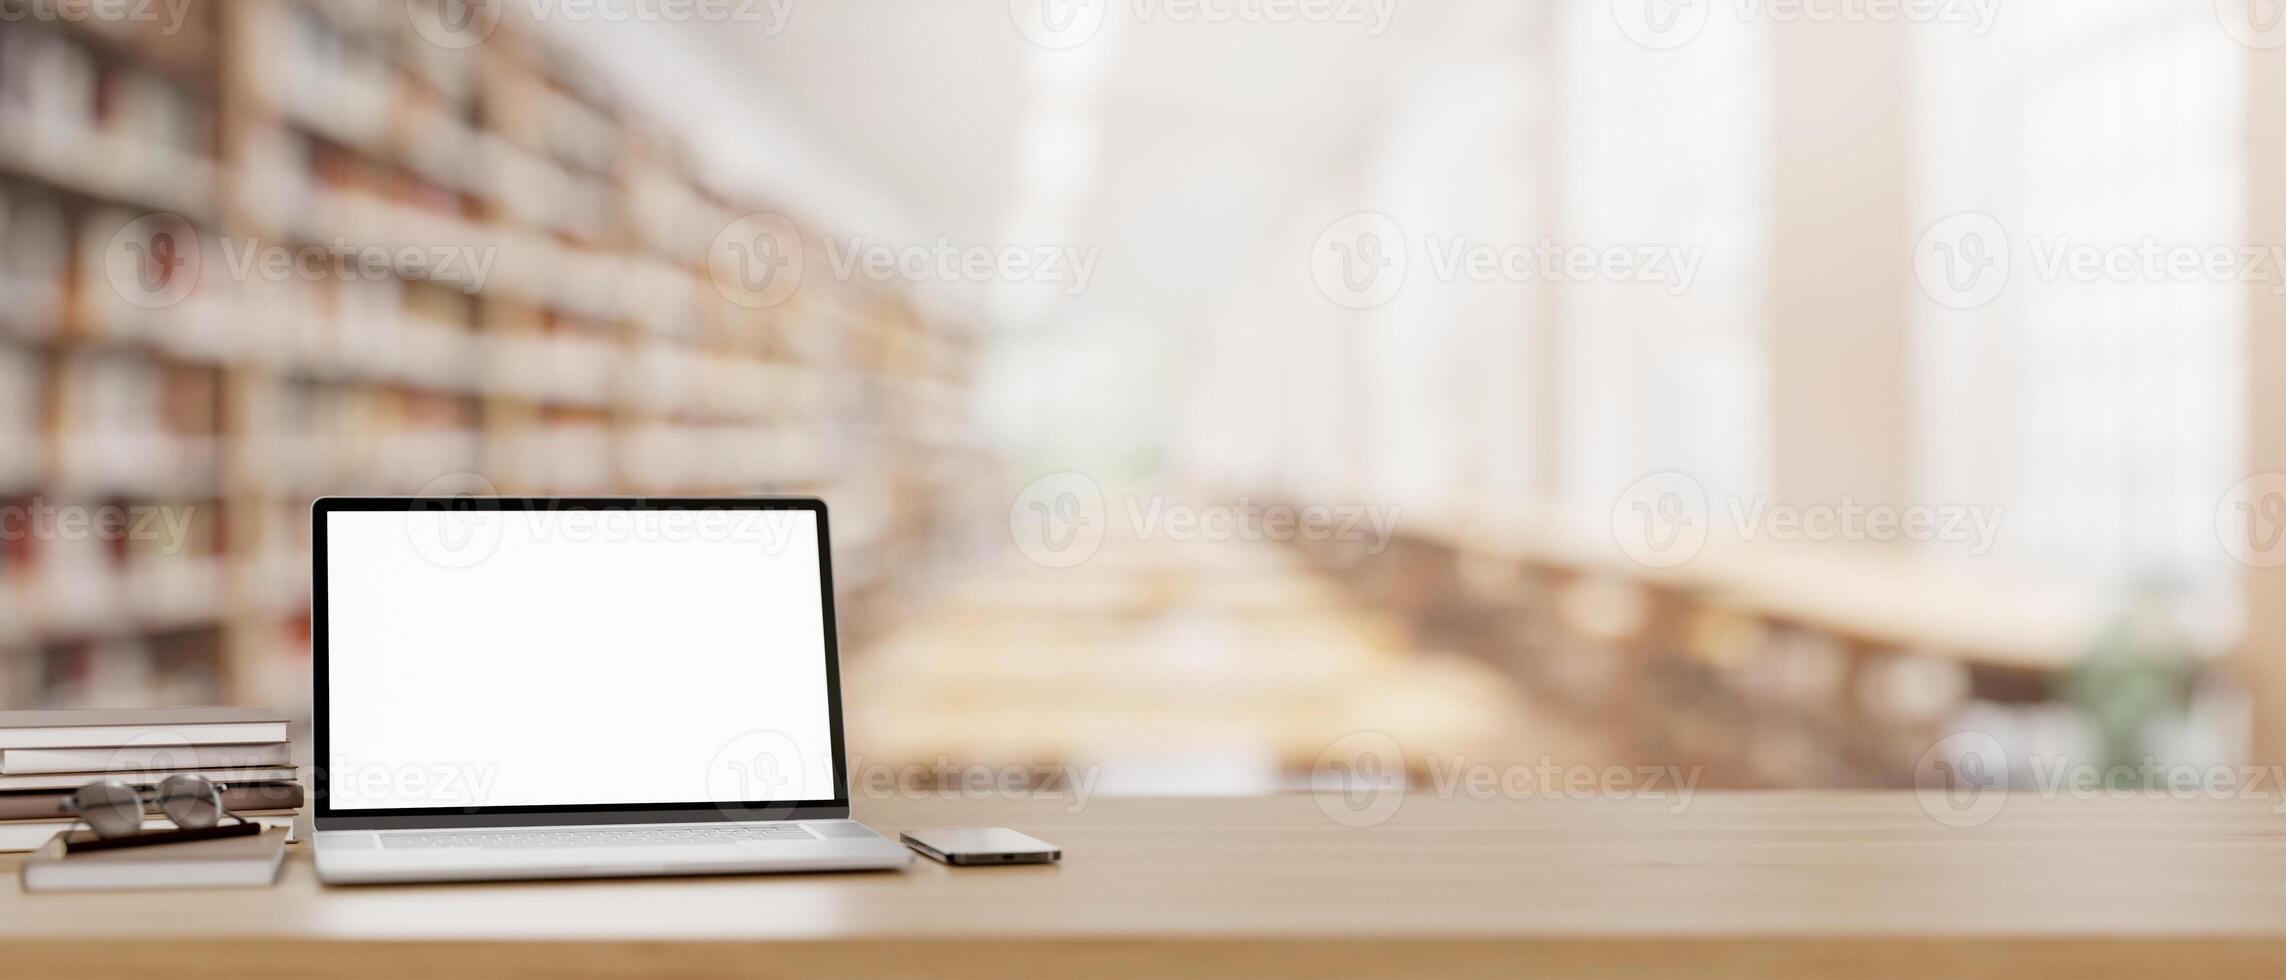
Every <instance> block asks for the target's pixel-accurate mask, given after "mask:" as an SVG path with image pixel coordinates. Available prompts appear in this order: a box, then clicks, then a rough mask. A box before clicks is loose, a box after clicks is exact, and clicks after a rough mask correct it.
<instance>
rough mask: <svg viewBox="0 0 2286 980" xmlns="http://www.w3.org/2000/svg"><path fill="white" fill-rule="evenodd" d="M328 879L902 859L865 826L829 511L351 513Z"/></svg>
mask: <svg viewBox="0 0 2286 980" xmlns="http://www.w3.org/2000/svg"><path fill="white" fill-rule="evenodd" d="M312 522H313V524H314V527H313V537H312V551H313V557H314V560H315V561H314V563H315V569H314V571H313V575H314V578H313V580H312V583H311V589H312V598H311V606H312V609H311V616H312V622H311V630H312V632H311V643H310V647H311V656H312V667H313V674H314V680H315V698H314V700H313V702H312V703H313V705H314V712H315V736H316V738H315V743H316V750H317V758H316V762H317V765H316V767H315V770H314V772H313V773H312V789H313V791H314V792H313V794H312V798H313V804H314V808H313V813H314V821H315V827H316V833H315V835H314V837H315V844H316V850H317V869H318V876H319V877H320V878H321V879H323V880H325V881H326V882H328V883H334V884H350V883H365V882H406V881H470V880H480V879H510V878H585V877H624V876H635V875H669V874H732V873H746V872H764V871H840V870H862V869H883V868H901V867H904V866H905V865H906V864H907V863H908V862H910V861H911V859H912V857H911V854H910V852H909V851H907V849H906V848H905V847H904V846H902V845H900V844H898V843H897V842H895V841H892V840H889V839H887V838H884V837H882V836H881V835H879V834H876V833H874V832H873V831H872V830H870V829H868V828H867V827H865V826H864V825H863V824H860V823H857V822H855V821H853V820H851V819H849V774H848V772H847V768H846V767H847V763H846V761H845V756H844V754H843V747H842V730H841V681H840V676H839V664H838V662H837V656H836V651H835V644H834V614H833V575H832V570H831V568H830V561H829V555H830V549H829V547H828V545H827V537H826V507H825V504H824V503H823V502H822V501H818V500H811V499H712V498H708V499H647V498H560V497H550V498H542V497H525V498H491V497H471V498H366V497H358V498H341V497H336V498H327V499H323V500H319V501H318V502H317V503H316V505H315V507H314V508H313V511H312Z"/></svg>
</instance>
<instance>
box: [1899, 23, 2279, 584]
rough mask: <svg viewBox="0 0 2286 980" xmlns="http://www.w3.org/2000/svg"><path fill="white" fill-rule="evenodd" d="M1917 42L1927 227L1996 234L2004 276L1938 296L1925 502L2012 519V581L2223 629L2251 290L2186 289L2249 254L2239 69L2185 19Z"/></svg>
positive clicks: (1930, 325) (1940, 36)
mask: <svg viewBox="0 0 2286 980" xmlns="http://www.w3.org/2000/svg"><path fill="white" fill-rule="evenodd" d="M1917 32H1918V36H1917V37H1916V39H1915V49H1914V53H1915V59H1916V64H1915V67H1916V73H1915V74H1916V82H1915V85H1916V93H1915V95H1916V105H1915V119H1914V130H1913V132H1914V137H1915V139H1914V142H1915V146H1916V150H1917V154H1916V155H1917V159H1916V166H1917V171H1918V173H1919V183H1920V186H1919V187H1918V188H1917V190H1918V205H1917V206H1918V211H1919V218H1920V219H1921V220H1920V222H1919V227H1921V228H1929V229H1935V228H1936V226H1938V225H1939V224H1940V223H1942V222H1945V221H1946V220H1947V219H1949V218H1951V217H1952V216H1955V215H1959V214H1962V213H1964V212H1967V213H1972V214H1974V215H1977V216H1981V217H1976V218H1974V219H1972V220H1974V221H1976V222H1978V223H1979V224H1980V226H1981V227H1984V228H1986V229H1988V231H1987V232H1986V233H1985V234H1986V235H1987V236H1989V235H1990V234H1994V233H1997V234H2000V235H2002V236H2004V242H2005V246H2006V249H2007V251H2006V254H2005V258H2006V260H2007V263H2008V265H2007V267H2006V276H2007V278H2006V285H2005V287H2003V288H2002V289H2001V290H2000V292H1999V293H1998V294H1997V295H1995V296H1993V297H1992V298H1991V299H1990V300H1989V301H1986V302H1981V303H1979V302H1978V301H1980V300H1983V299H1984V297H1983V296H1982V295H1981V294H1971V295H1960V294H1952V293H1948V292H1947V289H1948V287H1945V286H1937V287H1935V289H1934V292H1933V293H1932V291H1931V284H1929V283H1927V282H1924V283H1923V284H1922V285H1923V294H1922V295H1921V297H1920V300H1919V302H1920V304H1921V314H1920V316H1919V321H1918V322H1919V330H1918V334H1919V340H1920V364H1919V371H1918V378H1919V381H1918V383H1919V386H1920V391H1919V398H1918V403H1919V406H1920V409H1919V410H1920V412H1921V417H1920V424H1921V438H1920V446H1919V454H1920V461H1919V472H1920V473H1921V474H1922V481H1923V486H1922V490H1923V493H1924V494H1925V495H1926V496H1927V498H1928V499H1931V500H1933V501H1936V502H1943V503H1970V504H1977V505H1982V506H1992V505H1999V506H2002V507H2005V508H2006V510H2005V514H2004V518H2003V521H2002V525H2001V527H2002V533H2001V535H2000V544H1999V545H1998V547H1997V548H1995V549H1994V553H1993V557H1994V558H1995V559H1996V560H1998V561H2000V562H2003V563H2006V564H2011V565H2015V566H2018V567H2021V568H2024V569H2027V570H2030V571H2035V572H2041V573H2047V574H2055V575H2070V576H2075V577H2079V578H2082V579H2091V580H2094V581H2096V582H2099V583H2102V584H2106V585H2141V584H2146V583H2153V582H2165V583H2168V584H2170V585H2172V586H2174V587H2177V588H2180V589H2183V590H2184V591H2185V592H2186V594H2187V596H2188V597H2189V598H2192V599H2194V600H2201V602H2200V604H2201V605H2202V606H2206V607H2208V608H2212V609H2215V610H2217V611H2225V610H2227V609H2228V608H2230V607H2231V606H2232V605H2233V604H2234V603H2235V581H2234V579H2233V577H2232V575H2231V568H2232V566H2231V565H2230V563H2229V559H2228V556H2227V555H2226V554H2224V553H2223V551H2222V550H2221V549H2220V548H2219V547H2218V546H2217V542H2216V537H2215V534H2216V532H2215V525H2214V513H2215V507H2216V504H2217V502H2218V501H2219V500H2220V499H2221V498H2222V496H2223V494H2224V493H2225V491H2226V490H2227V489H2228V488H2229V487H2230V486H2231V485H2232V484H2233V483H2234V482H2236V480H2237V479H2238V477H2237V476H2234V475H2233V470H2234V469H2237V468H2238V461H2239V460H2240V458H2241V448H2240V447H2241V443H2242V439H2243V433H2244V407H2243V406H2244V398H2243V397H2242V395H2243V391H2244V385H2243V383H2242V381H2241V379H2240V368H2239V364H2240V345H2241V343H2242V333H2241V331H2242V329H2243V328H2242V323H2243V321H2244V319H2245V299H2244V295H2243V293H2244V290H2245V289H2246V286H2245V285H2244V284H2243V283H2242V282H2240V281H2239V276H2238V275H2237V273H2236V272H2235V271H2234V272H2232V273H2231V274H2228V275H2212V274H2208V273H2204V272H2198V273H2190V274H2183V273H2181V272H2180V271H2179V270H2177V269H2176V268H2174V266H2175V264H2176V260H2177V259H2178V258H2179V257H2184V256H2196V257H2198V258H2199V259H2200V260H2201V261H2205V260H2207V259H2209V258H2212V257H2213V256H2215V255H2216V254H2217V253H2218V251H2219V252H2220V253H2221V254H2223V255H2225V256H2228V257H2233V258H2232V260H2233V261H2237V259H2236V258H2235V256H2236V255H2237V254H2239V253H2241V252H2242V250H2241V249H2240V248H2239V246H2240V245H2241V242H2242V237H2243V224H2244V222H2243V217H2242V212H2243V210H2244V206H2245V190H2244V188H2245V181H2246V175H2245V173H2244V169H2243V168H2244V162H2243V151H2242V145H2241V140H2242V131H2243V123H2242V117H2243V113H2244V99H2243V89H2244V86H2245V80H2244V74H2243V64H2244V62H2243V59H2244V49H2242V48H2240V47H2239V46H2238V45H2236V44H2234V43H2232V41H2231V40H2230V38H2229V37H2228V35H2227V34H2225V33H2224V32H2223V31H2221V30H2219V29H2218V27H2217V23H2216V20H2215V13H2214V9H2213V5H2212V4H2204V3H2176V2H2168V0H2128V2H2118V3H2103V4H2036V5H2029V6H2019V7H2011V8H2010V9H2009V11H2008V14H2007V16H2005V17H2002V18H2000V20H1999V23H1998V26H1997V27H1996V28H1995V29H1994V31H1993V33H1992V34H1991V35H1990V36H1987V37H1976V36H1973V35H1972V34H1969V33H1967V32H1966V31H1964V30H1962V29H1960V28H1959V27H1958V26H1955V25H1938V24H1929V25H1922V26H1920V27H1919V28H1917ZM1986 219H1989V222H1988V221H1986ZM1953 227H1954V228H1956V229H1957V228H1958V227H1961V226H1960V225H1959V224H1958V223H1957V222H1956V223H1955V225H1954V226H1953ZM1993 229H1997V231H1996V232H1995V231H1993ZM1940 234H1942V235H1948V236H1952V235H1957V234H1958V232H1957V231H1954V230H1947V231H1943V232H1938V231H1934V230H1933V231H1932V232H1931V236H1932V237H1934V236H1937V235H1940ZM1971 244H1974V243H1971ZM1928 247H1930V239H1929V238H1924V239H1923V240H1922V242H1921V244H1920V245H1919V246H1918V247H1917V249H1916V252H1915V255H1916V259H1917V260H1918V259H1920V258H1922V255H1921V249H1926V248H1928ZM1994 257H1996V258H1997V257H1999V255H1998V253H1994ZM2266 261H2269V260H2266ZM2089 263H2095V264H2097V265H2098V266H2100V268H2099V269H2098V271H2096V272H2094V273H2093V274H2088V273H2087V272H2086V271H2085V269H2086V268H2087V265H2088V264H2089ZM1948 301H1949V302H1948ZM1960 307H1966V308H1960Z"/></svg>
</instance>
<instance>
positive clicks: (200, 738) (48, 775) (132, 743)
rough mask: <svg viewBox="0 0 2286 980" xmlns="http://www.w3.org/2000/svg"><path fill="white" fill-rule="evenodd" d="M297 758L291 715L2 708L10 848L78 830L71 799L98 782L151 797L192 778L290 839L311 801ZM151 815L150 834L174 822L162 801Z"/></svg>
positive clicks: (3, 817) (4, 841)
mask: <svg viewBox="0 0 2286 980" xmlns="http://www.w3.org/2000/svg"><path fill="white" fill-rule="evenodd" d="M291 756H292V746H291V743H290V742H289V741H288V738H287V722H286V719H285V717H284V716H282V715H280V714H278V713H277V712H275V711H271V710H269V709H267V708H180V709H165V710H153V711H0V851H28V850H32V849H34V848H37V847H39V846H41V845H42V844H44V843H46V842H47V841H48V840H49V838H52V837H54V836H55V835H56V834H58V833H60V832H62V831H65V830H69V829H71V828H72V827H73V826H75V825H77V823H78V820H77V819H76V818H75V817H73V816H72V815H71V814H70V812H69V811H68V809H67V808H66V802H67V801H68V800H69V799H70V797H71V795H72V793H73V792H74V791H75V790H77V789H78V788H80V787H82V786H86V785H88V784H89V783H94V782H98V781H101V780H106V779H116V780H119V781H121V782H124V783H127V784H128V785H130V786H134V787H136V788H137V789H139V790H145V791H149V790H152V789H154V788H155V787H157V786H158V785H159V783H161V782H162V781H164V780H166V779H167V778H168V777H170V776H175V775H179V774H182V773H199V774H201V775H204V776H206V777H207V778H209V779H211V780H213V781H214V782H215V783H216V784H218V785H219V786H220V787H221V792H222V805H223V808H224V809H226V810H229V811H230V812H232V813H235V814H238V815H240V816H243V817H247V818H249V819H252V820H254V821H256V822H258V823H263V824H266V825H269V826H273V827H282V828H285V829H286V831H287V832H288V835H289V837H290V835H291V830H292V826H293V815H294V814H295V813H296V812H297V811H299V810H300V809H301V807H302V803H303V798H304V797H303V791H302V787H301V785H300V783H299V782H297V781H296V777H297V776H298V775H299V773H298V770H297V769H296V768H295V767H294V766H292V765H290V764H289V760H290V758H291ZM146 795H147V796H148V795H149V794H148V793H146ZM146 810H147V811H148V812H149V813H150V814H151V816H150V817H149V818H147V819H146V820H145V824H144V826H145V829H146V830H151V829H159V828H163V827H165V826H168V822H167V821H166V820H165V819H164V818H163V817H160V816H158V815H157V814H158V808H157V803H156V800H155V798H151V799H148V800H147V801H146Z"/></svg>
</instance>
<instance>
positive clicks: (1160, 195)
mask: <svg viewBox="0 0 2286 980" xmlns="http://www.w3.org/2000/svg"><path fill="white" fill-rule="evenodd" d="M1043 2H1045V3H1076V4H1082V5H1088V4H1101V5H1103V9H1104V10H1105V11H1107V14H1106V16H1105V17H1104V20H1103V26H1102V27H1101V28H1100V29H1098V30H1096V31H1095V32H1094V33H1092V34H1090V35H1087V39H1086V40H1085V41H1082V42H1080V43H1077V44H1074V45H1072V46H1070V47H1068V48H1065V49H1061V50H1056V49H1050V48H1048V47H1044V46H1041V45H1037V44H1034V43H1032V42H1031V41H1030V40H1028V39H1027V37H1026V34H1025V33H1024V30H1023V29H1022V28H1020V26H1019V23H1020V22H1021V21H1022V20H1023V19H1024V16H1025V7H1024V6H1023V5H1025V4H1038V3H1043ZM1379 2H1380V3H1381V4H1382V6H1381V8H1380V9H1379V10H1377V9H1376V7H1375V2H1374V0H1356V2H1354V3H1352V2H1351V0H1335V2H1334V3H1333V4H1332V5H1331V6H1330V7H1329V8H1327V9H1329V10H1331V11H1333V12H1335V13H1336V14H1339V15H1342V16H1352V15H1353V16H1355V17H1356V18H1357V20H1356V21H1354V22H1347V23H1339V22H1337V23H1323V22H1321V23H1242V22H1222V23H1209V22H1202V21H1199V20H1195V19H1194V20H1180V19H1177V15H1176V14H1175V13H1174V11H1176V10H1177V9H1180V7H1181V5H1180V4H1177V3H1174V2H1172V0H956V2H947V0H874V2H865V3H828V4H806V3H799V2H794V3H791V4H789V5H788V6H786V7H785V8H784V9H785V10H786V12H787V14H788V17H787V20H786V22H785V23H784V25H783V27H782V28H780V29H777V30H773V29H772V27H773V25H772V24H770V23H768V22H766V21H758V22H742V23H729V24H719V23H718V24H674V25H657V27H656V29H655V30H654V29H646V32H647V33H652V34H655V35H656V37H652V38H644V39H636V38H633V37H631V35H633V34H636V33H638V32H637V31H636V30H633V29H621V30H616V31H612V32H611V37H610V38H608V39H605V38H603V37H602V36H601V34H600V33H597V34H596V35H595V36H594V37H593V40H595V41H596V42H598V43H600V44H601V45H602V48H601V49H599V52H598V53H599V54H602V55H605V56H608V57H609V58H610V59H611V60H616V61H619V62H621V63H622V66H623V70H624V71H625V72H626V73H628V76H629V77H628V81H629V83H630V84H633V85H636V86H638V87H639V88H640V87H645V86H648V87H650V88H651V89H653V90H654V91H655V93H656V97H657V98H658V99H659V100H660V101H661V102H662V104H664V105H670V106H673V107H674V109H673V111H675V112H678V113H680V114H681V115H682V116H683V117H684V118H685V119H686V120H688V121H689V122H690V124H691V125H693V126H696V127H699V128H700V129H701V130H702V131H707V132H710V133H712V134H713V135H714V136H716V137H718V138H721V139H723V140H724V141H725V142H726V143H727V142H730V141H736V142H741V143H745V144H749V145H747V146H745V147H743V148H737V147H732V146H722V147H713V148H711V152H713V153H714V154H715V155H716V156H717V157H718V158H723V159H727V160H729V161H730V162H729V163H728V166H730V167H732V168H733V169H737V170H740V171H742V173H741V174H740V176H741V177H742V178H743V177H753V178H754V179H755V181H756V182H757V183H760V184H762V185H765V186H767V187H769V188H770V189H771V190H772V191H773V196H774V198H775V199H778V200H786V201H788V203H789V206H790V207H793V208H795V209H796V210H811V209H815V211H816V212H823V213H813V216H814V217H816V218H817V219H818V220H820V221H821V222H823V223H825V224H826V225H828V226H829V227H831V228H833V229H834V230H835V232H836V233H839V234H864V235H869V236H872V237H873V239H874V240H896V239H900V238H901V239H903V240H905V241H908V242H915V243H930V242H934V241H936V240H938V239H939V238H940V237H941V238H944V239H948V240H950V241H951V242H953V243H955V244H960V245H969V244H986V245H994V246H999V245H1006V244H1018V245H1066V244H1069V245H1076V246H1079V247H1080V248H1083V249H1085V248H1089V247H1099V248H1100V249H1101V253H1100V256H1101V257H1100V260H1099V262H1098V265H1097V270H1098V271H1097V274H1096V277H1095V281H1094V282H1093V283H1092V284H1091V285H1090V287H1089V289H1088V290H1087V291H1086V292H1085V293H1084V295H1083V296H1082V297H1081V298H1080V300H1081V302H1080V303H1079V304H1078V305H1079V307H1080V308H1081V309H1083V310H1084V309H1097V310H1102V311H1105V312H1117V313H1120V314H1123V315H1125V316H1131V317H1138V318H1146V319H1153V320H1159V319H1161V318H1163V317H1170V316H1171V317H1183V316H1187V315H1194V314H1196V313H1198V312H1200V311H1201V310H1202V309H1204V308H1205V306H1206V305H1208V304H1211V303H1212V302H1213V299H1214V298H1215V296H1216V295H1217V294H1218V293H1220V292H1221V291H1222V290H1223V289H1225V288H1227V287H1228V286H1229V285H1230V284H1231V283H1232V282H1234V281H1237V280H1238V279H1239V278H1241V277H1244V276H1247V275H1250V274H1253V273H1255V272H1257V271H1259V270H1260V268H1261V266H1262V263H1263V260H1262V259H1261V258H1260V256H1262V255H1264V254H1265V253H1266V252H1268V253H1271V254H1286V253H1285V252H1281V251H1276V250H1274V249H1269V248H1266V246H1267V245H1268V244H1269V243H1270V242H1271V241H1272V240H1274V239H1276V238H1278V237H1279V236H1281V235H1282V234H1284V233H1286V232H1289V231H1290V230H1291V228H1292V227H1293V226H1294V224H1295V223H1296V222H1297V221H1299V220H1303V219H1304V218H1305V216H1306V214H1305V209H1307V208H1309V206H1310V205H1309V203H1308V202H1309V201H1311V200H1312V199H1313V197H1318V198H1323V197H1326V196H1330V195H1342V194H1344V193H1345V192H1347V191H1351V190H1354V187H1355V184H1356V182H1357V180H1358V176H1359V172H1360V169H1361V167H1362V166H1363V165H1364V163H1365V162H1366V161H1367V160H1369V159H1370V156H1371V154H1372V153H1373V151H1374V149H1375V139H1376V132H1377V130H1378V128H1379V123H1380V121H1381V119H1382V118H1383V117H1384V116H1385V114H1386V112H1387V111H1388V109H1389V108H1390V107H1391V106H1392V104H1393V103H1396V102H1398V101H1399V100H1400V99H1401V98H1402V97H1403V88H1404V83H1405V80H1406V79H1407V78H1408V77H1409V76H1410V75H1411V74H1412V73H1413V72H1414V70H1415V69H1416V68H1418V67H1419V66H1422V65H1424V64H1431V63H1434V62H1436V61H1438V60H1441V59H1443V58H1445V57H1447V56H1449V55H1450V54H1451V53H1452V52H1453V51H1454V50H1456V49H1463V50H1465V49H1467V48H1469V47H1471V46H1477V45H1481V44H1483V43H1484V39H1485V38H1486V36H1487V30H1486V28H1487V18H1490V19H1491V21H1492V22H1493V23H1495V24H1508V23H1512V22H1513V21H1514V20H1515V19H1516V15H1515V14H1514V13H1513V11H1515V10H1517V9H1518V8H1520V7H1528V6H1529V5H1518V4H1513V3H1510V2H1508V0H1494V2H1491V3H1460V2H1456V3H1446V4H1439V5H1436V6H1434V7H1421V6H1404V7H1401V8H1400V7H1397V6H1395V4H1394V0H1379ZM1206 6H1207V7H1208V8H1211V9H1220V10H1227V9H1234V7H1240V8H1246V7H1254V6H1256V5H1254V4H1250V3H1242V2H1241V0H1221V2H1217V0H1208V3H1207V4H1206ZM1383 14H1386V15H1387V17H1388V21H1387V26H1386V28H1385V29H1384V30H1382V31H1381V32H1380V33H1379V34H1378V35H1376V34H1375V33H1374V31H1373V28H1372V24H1373V23H1374V22H1375V20H1376V18H1377V17H1379V16H1382V15H1383ZM620 26H621V27H622V28H624V27H625V25H620ZM1514 36H1515V35H1513V34H1511V35H1509V37H1511V38H1513V37H1514ZM638 40H640V41H641V42H642V43H634V42H636V41H638ZM694 88H706V89H711V90H712V91H711V92H694ZM1308 213H1314V212H1308ZM1035 298H1036V299H1047V298H1048V297H1035ZM980 301H981V302H983V304H984V306H985V307H986V308H987V309H986V315H987V317H988V318H992V319H1000V320H1007V319H1011V318H1013V319H1017V320H1027V319H1030V320H1037V319H1039V318H1040V315H1041V314H1042V312H1043V311H1042V310H1041V309H1040V308H1039V304H1038V303H1032V304H1029V305H1025V304H1019V306H1018V307H1015V308H1011V309H1010V310H1008V311H1004V312H1011V313H1012V314H1013V316H1012V317H1011V316H996V315H994V314H993V313H992V310H991V307H992V304H991V303H990V302H989V298H983V297H980Z"/></svg>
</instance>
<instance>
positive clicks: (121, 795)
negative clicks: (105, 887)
mask: <svg viewBox="0 0 2286 980" xmlns="http://www.w3.org/2000/svg"><path fill="white" fill-rule="evenodd" d="M146 803H155V804H156V805H157V806H158V808H159V812H160V813H163V814H166V817H167V819H168V820H169V821H171V822H173V823H174V825H175V826H176V827H178V828H181V830H182V831H193V832H195V831H206V830H212V829H214V828H215V827H216V826H218V825H220V824H221V823H222V818H224V817H229V818H230V819H232V820H236V821H238V822H239V823H241V824H249V823H251V821H248V820H247V819H246V818H245V817H241V816H239V815H237V814H235V813H232V812H230V811H228V810H225V809H223V808H222V788H221V787H219V786H216V785H215V783H214V781H213V780H211V779H208V778H206V777H205V776H201V775H199V774H198V773H195V772H185V773H176V774H175V775H172V776H168V777H167V778H166V779H165V780H164V781H162V782H160V783H159V787H158V789H157V790H156V791H155V792H153V793H152V794H151V795H150V796H148V797H147V796H145V795H144V793H143V791H141V790H138V789H136V788H135V787H133V786H129V785H127V784H126V783H123V782H120V781H119V780H116V779H106V780H103V781H102V782H96V783H89V784H87V785H85V786H82V787H80V788H79V791H78V792H76V793H73V794H71V797H70V798H69V799H67V800H65V801H64V811H65V812H67V813H70V814H73V815H75V816H77V817H79V818H80V819H81V820H84V821H87V826H88V829H90V830H93V831H95V836H97V837H99V838H102V839H104V840H120V839H124V838H129V837H136V836H140V835H142V833H143V809H144V806H145V804H146Z"/></svg>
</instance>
